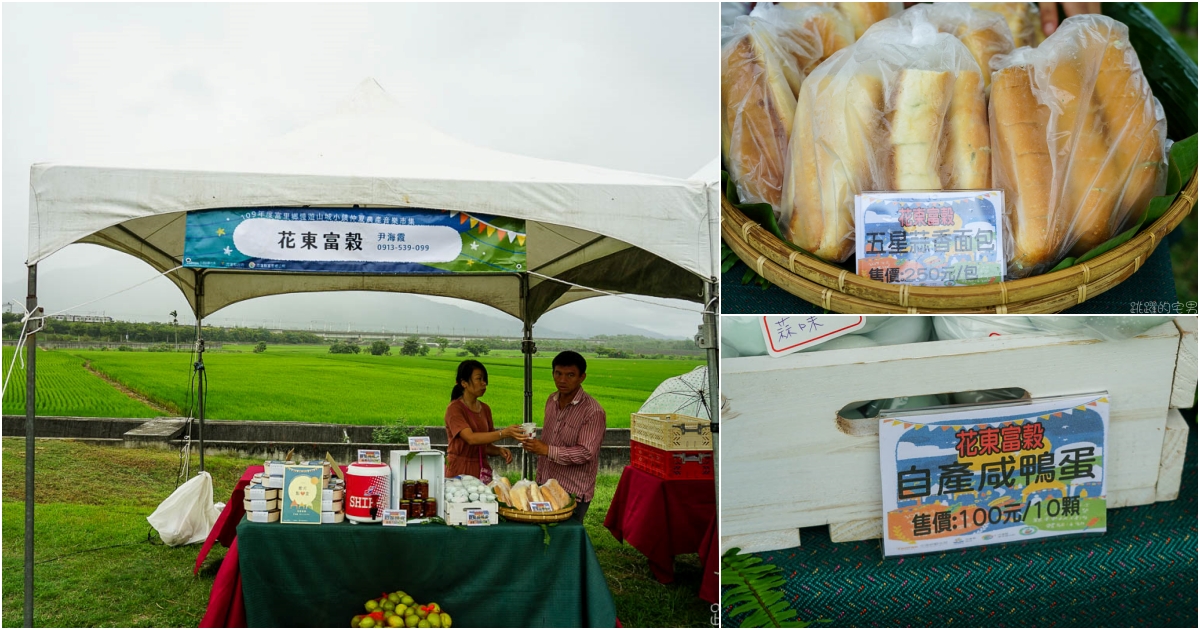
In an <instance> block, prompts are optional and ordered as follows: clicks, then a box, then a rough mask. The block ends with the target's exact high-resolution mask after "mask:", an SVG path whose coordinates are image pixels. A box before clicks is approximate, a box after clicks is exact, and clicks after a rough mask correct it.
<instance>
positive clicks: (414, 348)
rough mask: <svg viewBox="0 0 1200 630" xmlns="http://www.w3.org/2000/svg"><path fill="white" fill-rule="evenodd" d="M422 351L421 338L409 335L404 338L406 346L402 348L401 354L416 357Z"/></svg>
mask: <svg viewBox="0 0 1200 630" xmlns="http://www.w3.org/2000/svg"><path fill="white" fill-rule="evenodd" d="M420 352H421V340H420V339H418V338H416V337H409V338H408V339H405V340H404V346H403V347H401V348H400V354H402V355H404V356H406V357H415V356H417V355H418V354H420Z"/></svg>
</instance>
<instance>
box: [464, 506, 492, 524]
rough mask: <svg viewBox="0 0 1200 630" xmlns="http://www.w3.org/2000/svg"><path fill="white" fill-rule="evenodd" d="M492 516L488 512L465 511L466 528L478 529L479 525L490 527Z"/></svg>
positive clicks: (478, 510)
mask: <svg viewBox="0 0 1200 630" xmlns="http://www.w3.org/2000/svg"><path fill="white" fill-rule="evenodd" d="M491 516H492V514H491V512H489V511H488V510H483V509H478V508H477V509H470V510H467V527H478V526H480V525H491V524H492V523H491V521H490V520H489V519H490V518H491Z"/></svg>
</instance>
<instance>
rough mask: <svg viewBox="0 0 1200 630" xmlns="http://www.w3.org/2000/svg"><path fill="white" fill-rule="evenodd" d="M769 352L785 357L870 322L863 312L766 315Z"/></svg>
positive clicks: (762, 323) (766, 335) (764, 325)
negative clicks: (855, 313) (860, 313)
mask: <svg viewBox="0 0 1200 630" xmlns="http://www.w3.org/2000/svg"><path fill="white" fill-rule="evenodd" d="M761 320H762V321H761V322H760V325H761V329H762V334H763V339H765V340H766V342H767V353H768V354H770V355H771V356H773V357H782V356H784V355H787V354H791V353H793V352H799V351H801V350H804V349H805V348H812V347H814V346H819V345H821V344H823V343H825V342H826V341H829V340H830V339H837V338H838V337H841V336H842V335H845V334H849V333H852V332H854V331H856V330H858V329H859V328H862V327H863V326H865V325H866V324H867V318H865V317H863V316H862V315H764V316H763V317H762V318H761Z"/></svg>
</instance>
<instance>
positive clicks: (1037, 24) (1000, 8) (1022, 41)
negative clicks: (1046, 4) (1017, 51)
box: [969, 2, 1046, 48]
mask: <svg viewBox="0 0 1200 630" xmlns="http://www.w3.org/2000/svg"><path fill="white" fill-rule="evenodd" d="M969 4H970V5H971V6H972V7H974V8H976V9H981V10H984V11H994V12H996V13H999V14H1000V15H1001V16H1003V17H1004V21H1005V22H1006V23H1007V24H1008V29H1009V32H1010V33H1011V34H1012V40H1013V45H1014V46H1016V47H1018V48H1020V47H1021V46H1032V47H1037V45H1038V44H1040V43H1042V42H1043V41H1044V40H1045V39H1046V35H1045V33H1044V32H1043V31H1042V14H1041V11H1039V10H1038V5H1037V3H1036V2H971V3H969Z"/></svg>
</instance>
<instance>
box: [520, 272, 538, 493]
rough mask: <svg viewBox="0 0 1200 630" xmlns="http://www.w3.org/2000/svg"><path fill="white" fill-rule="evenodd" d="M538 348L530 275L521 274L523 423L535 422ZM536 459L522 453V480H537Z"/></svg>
mask: <svg viewBox="0 0 1200 630" xmlns="http://www.w3.org/2000/svg"><path fill="white" fill-rule="evenodd" d="M535 352H537V346H536V345H534V343H533V319H532V318H531V317H530V316H529V274H527V273H523V274H521V354H522V356H524V358H525V404H524V408H523V412H524V413H523V414H522V417H523V418H524V420H523V422H533V354H534V353H535ZM536 461H537V458H536V457H526V456H525V451H523V450H522V451H521V478H522V479H535V478H536V474H535V471H534V462H536Z"/></svg>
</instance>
